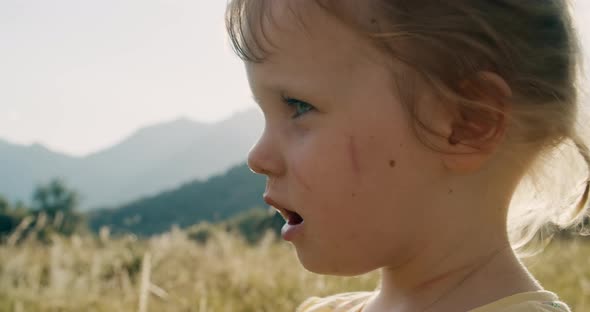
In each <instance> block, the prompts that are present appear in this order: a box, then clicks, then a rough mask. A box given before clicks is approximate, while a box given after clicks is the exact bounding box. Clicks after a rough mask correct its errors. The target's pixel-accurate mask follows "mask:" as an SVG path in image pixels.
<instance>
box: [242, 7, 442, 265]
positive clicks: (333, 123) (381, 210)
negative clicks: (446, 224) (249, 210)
mask: <svg viewBox="0 0 590 312" xmlns="http://www.w3.org/2000/svg"><path fill="white" fill-rule="evenodd" d="M286 2H287V1H285V2H283V1H280V2H279V1H277V2H276V4H275V5H276V7H274V8H273V14H274V15H273V16H274V17H275V19H276V20H275V23H273V24H270V23H269V24H267V25H266V26H267V28H266V29H265V31H266V35H267V36H268V37H269V39H270V40H271V41H272V43H273V44H274V47H275V48H274V49H273V50H272V51H271V54H270V55H269V57H268V58H267V59H266V60H265V61H264V62H263V63H247V64H246V70H247V74H248V78H249V82H250V86H251V89H252V92H253V94H254V97H255V98H256V100H257V102H258V103H259V105H260V107H261V109H262V111H263V113H264V117H265V129H264V132H263V134H262V136H261V137H260V139H259V141H258V142H257V144H256V145H255V146H254V147H252V149H251V151H250V153H249V155H248V164H249V166H250V168H252V170H254V171H256V172H258V173H262V174H265V175H267V177H268V179H267V187H266V192H265V196H266V197H270V198H272V199H273V200H274V201H275V202H277V205H280V206H282V207H284V208H288V209H290V210H293V211H296V212H297V213H298V214H299V215H301V217H302V218H303V220H304V223H303V225H302V226H301V230H302V231H301V232H299V233H298V234H297V235H296V236H295V237H293V239H292V243H293V245H294V246H295V248H296V250H297V254H298V257H299V259H300V261H301V263H302V264H303V266H304V267H305V268H307V269H308V270H310V271H312V272H316V273H322V274H334V275H356V274H362V273H365V272H368V271H371V270H374V269H376V268H379V267H383V266H391V265H396V264H400V263H402V262H403V261H404V260H405V259H407V258H408V257H409V256H410V254H412V252H413V251H414V248H415V247H416V246H420V245H421V244H424V242H427V241H429V240H430V238H429V237H428V235H429V232H428V229H429V227H430V226H429V224H431V222H441V220H433V219H434V218H435V217H434V216H436V215H437V213H433V214H431V213H430V212H431V211H433V210H436V202H437V198H439V196H442V195H441V194H437V191H436V190H439V189H442V188H441V187H440V186H441V185H440V184H441V183H442V182H441V181H442V178H441V177H442V176H443V172H444V166H443V164H442V163H441V160H440V159H439V157H438V156H437V154H436V152H434V151H432V150H431V149H429V148H428V147H426V146H424V145H423V144H422V143H421V142H420V141H419V140H418V139H417V138H416V136H415V135H414V132H413V130H412V120H411V119H410V118H409V117H408V114H407V113H406V110H405V109H404V108H403V106H402V104H401V103H400V101H399V99H398V98H397V96H396V94H395V90H396V89H395V87H394V86H395V85H394V82H393V80H392V75H391V70H392V67H391V66H389V65H388V64H389V63H390V62H388V61H387V58H386V56H385V55H384V54H382V53H380V52H379V51H378V50H377V49H375V48H374V47H373V46H372V45H371V44H369V43H367V42H366V41H363V39H361V37H360V36H359V35H357V34H355V33H354V32H352V31H351V30H349V29H348V28H347V27H345V26H343V24H341V23H340V22H338V21H337V20H336V19H335V18H333V17H331V16H329V15H327V14H326V13H325V12H323V11H321V9H319V8H316V9H310V8H308V9H307V10H306V12H305V13H306V15H305V16H306V18H305V20H304V23H305V26H302V25H301V24H300V23H301V20H298V18H296V17H294V16H293V15H292V11H290V10H288V9H287V8H286V7H285V6H286V5H284V4H282V3H286ZM447 191H448V189H447Z"/></svg>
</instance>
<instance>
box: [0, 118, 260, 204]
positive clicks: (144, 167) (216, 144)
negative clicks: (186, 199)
mask: <svg viewBox="0 0 590 312" xmlns="http://www.w3.org/2000/svg"><path fill="white" fill-rule="evenodd" d="M262 118H263V117H262V115H261V114H260V112H259V111H258V110H255V109H252V110H248V111H243V112H240V113H236V114H235V115H233V116H231V117H230V118H228V119H226V120H223V121H221V122H218V123H214V124H205V123H199V122H196V121H192V120H189V119H186V118H181V119H177V120H175V121H171V122H166V123H161V124H156V125H152V126H149V127H145V128H141V129H139V130H137V131H136V132H135V133H133V134H132V135H130V136H129V137H127V138H126V139H124V140H122V141H121V142H120V143H118V144H115V145H114V146H112V147H110V148H107V149H104V150H102V151H99V152H97V153H94V154H91V155H88V156H86V157H72V156H68V155H64V154H60V153H57V152H54V151H51V150H49V149H47V148H46V147H44V146H42V145H40V144H33V145H31V146H22V145H16V144H11V143H7V142H4V141H0V176H1V177H4V179H0V194H2V195H3V196H5V197H6V198H7V199H8V200H11V201H17V200H20V201H23V202H25V203H26V202H27V200H28V199H29V198H30V196H31V193H32V191H33V189H34V188H35V186H36V185H38V184H41V183H46V182H47V181H49V180H50V179H52V178H56V177H59V178H62V179H63V180H65V182H66V184H67V185H68V186H70V187H71V188H73V189H74V190H76V191H77V192H78V193H79V194H80V195H81V202H80V208H81V210H91V209H94V208H99V207H100V208H104V207H115V206H122V205H125V204H126V203H128V202H131V201H135V200H137V199H140V198H142V197H146V196H149V195H152V194H155V193H159V192H162V191H165V190H168V189H174V188H177V187H179V186H181V185H183V184H184V183H188V182H190V181H194V180H197V179H201V180H203V179H206V178H208V177H210V176H213V175H215V174H220V173H222V172H224V171H226V170H228V169H229V168H231V167H233V166H235V165H237V164H241V163H243V162H244V161H245V159H246V155H247V153H248V150H249V149H250V147H251V146H252V145H253V144H254V142H255V141H256V139H257V137H258V136H259V134H260V132H261V131H262V127H263V119H262Z"/></svg>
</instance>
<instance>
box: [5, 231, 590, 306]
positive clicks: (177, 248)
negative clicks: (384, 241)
mask: <svg viewBox="0 0 590 312" xmlns="http://www.w3.org/2000/svg"><path fill="white" fill-rule="evenodd" d="M525 264H526V265H527V267H528V268H529V269H530V270H531V271H532V273H533V274H534V275H535V276H536V277H537V278H538V279H539V281H540V282H541V283H542V284H543V285H544V286H545V288H547V289H548V290H551V291H554V292H556V293H558V294H559V295H560V296H561V298H562V300H564V301H565V302H566V303H568V304H569V305H570V306H571V307H572V308H573V311H590V240H588V239H585V240H582V239H581V238H580V239H575V240H574V239H559V240H554V241H553V242H552V243H551V244H550V245H549V246H548V247H547V249H546V250H545V251H544V252H543V253H542V254H540V255H538V256H535V257H533V258H530V259H526V261H525ZM377 280H378V277H377V273H375V272H373V273H370V274H367V275H363V276H359V277H351V278H337V277H326V276H321V275H316V274H312V273H310V272H307V271H306V270H304V269H303V268H302V267H301V265H300V264H299V263H298V262H297V258H296V255H295V252H294V249H293V248H292V246H291V245H290V244H288V243H285V242H281V241H279V240H277V238H276V237H275V236H274V235H273V234H272V233H270V232H269V233H268V234H267V235H266V236H264V237H263V238H262V239H261V240H260V241H259V242H258V243H257V244H255V245H251V244H248V243H247V242H246V241H245V240H244V239H242V238H241V237H240V236H239V235H236V234H232V233H227V232H225V231H221V230H217V231H212V232H211V233H209V235H208V238H207V240H206V241H205V242H199V241H198V240H195V239H194V237H192V236H191V235H190V234H189V233H187V232H186V231H182V230H178V229H173V230H171V231H170V232H168V233H166V234H163V235H159V236H156V237H153V238H151V239H149V240H139V239H137V238H136V237H134V236H123V237H119V238H111V237H109V234H108V231H106V230H105V231H102V232H101V234H100V235H98V236H90V235H87V236H77V235H74V236H71V237H63V236H57V235H54V236H52V237H51V238H50V239H49V242H47V241H46V242H42V241H39V240H37V239H32V238H31V239H25V240H24V241H21V242H20V243H18V244H17V243H14V242H9V243H6V244H3V245H1V246H0V311H18V312H21V311H27V312H28V311H138V312H147V311H196V312H206V311H207V312H217V311H220V312H221V311H228V312H230V311H231V312H241V311H243V312H254V311H256V312H260V311H294V309H295V307H296V305H297V304H298V303H300V302H301V301H302V300H304V299H305V298H306V297H308V296H310V295H320V296H323V295H329V294H333V293H337V292H344V291H355V290H373V289H374V288H375V285H376V283H377Z"/></svg>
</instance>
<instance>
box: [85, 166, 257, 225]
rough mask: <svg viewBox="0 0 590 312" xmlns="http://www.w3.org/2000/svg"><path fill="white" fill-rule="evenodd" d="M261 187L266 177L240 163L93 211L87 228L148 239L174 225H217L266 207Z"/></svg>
mask: <svg viewBox="0 0 590 312" xmlns="http://www.w3.org/2000/svg"><path fill="white" fill-rule="evenodd" d="M264 187H265V178H264V177H263V176H260V175H256V174H254V173H252V172H251V171H250V169H248V167H247V166H246V164H242V165H240V166H237V167H234V168H232V169H230V170H229V171H228V172H227V173H225V174H223V175H218V176H214V177H211V178H210V179H208V180H207V181H194V182H191V183H187V184H185V185H183V186H181V187H179V188H178V189H175V190H171V191H167V192H164V193H162V194H159V195H156V196H152V197H148V198H144V199H140V200H138V201H135V202H132V203H129V204H127V205H125V206H122V207H119V208H117V209H104V210H97V211H93V212H91V213H90V215H89V218H90V226H91V228H92V230H93V231H95V232H97V231H99V230H100V228H101V227H103V226H108V227H109V228H110V229H111V230H112V232H113V233H115V234H121V233H133V234H136V235H140V236H149V235H154V234H158V233H163V232H166V231H168V230H170V228H171V227H172V226H173V225H178V226H179V227H181V228H186V227H189V226H191V225H193V224H197V223H200V222H203V221H207V222H212V223H218V222H221V221H224V220H227V219H228V218H231V217H233V216H235V215H236V214H238V213H240V212H242V211H244V209H250V208H252V207H262V206H265V203H264V201H263V200H262V196H261V194H262V193H263V192H264Z"/></svg>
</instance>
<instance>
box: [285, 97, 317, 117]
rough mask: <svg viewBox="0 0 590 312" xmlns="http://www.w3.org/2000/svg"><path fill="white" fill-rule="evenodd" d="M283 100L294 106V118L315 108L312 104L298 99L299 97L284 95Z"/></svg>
mask: <svg viewBox="0 0 590 312" xmlns="http://www.w3.org/2000/svg"><path fill="white" fill-rule="evenodd" d="M283 101H284V102H285V104H287V105H289V106H291V107H294V109H295V114H294V115H293V116H292V117H291V118H293V119H295V118H298V117H299V116H301V115H303V114H305V113H307V112H309V111H311V110H314V109H315V108H314V107H313V106H311V105H310V104H308V103H306V102H303V101H300V100H297V99H294V98H290V97H285V96H283Z"/></svg>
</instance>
